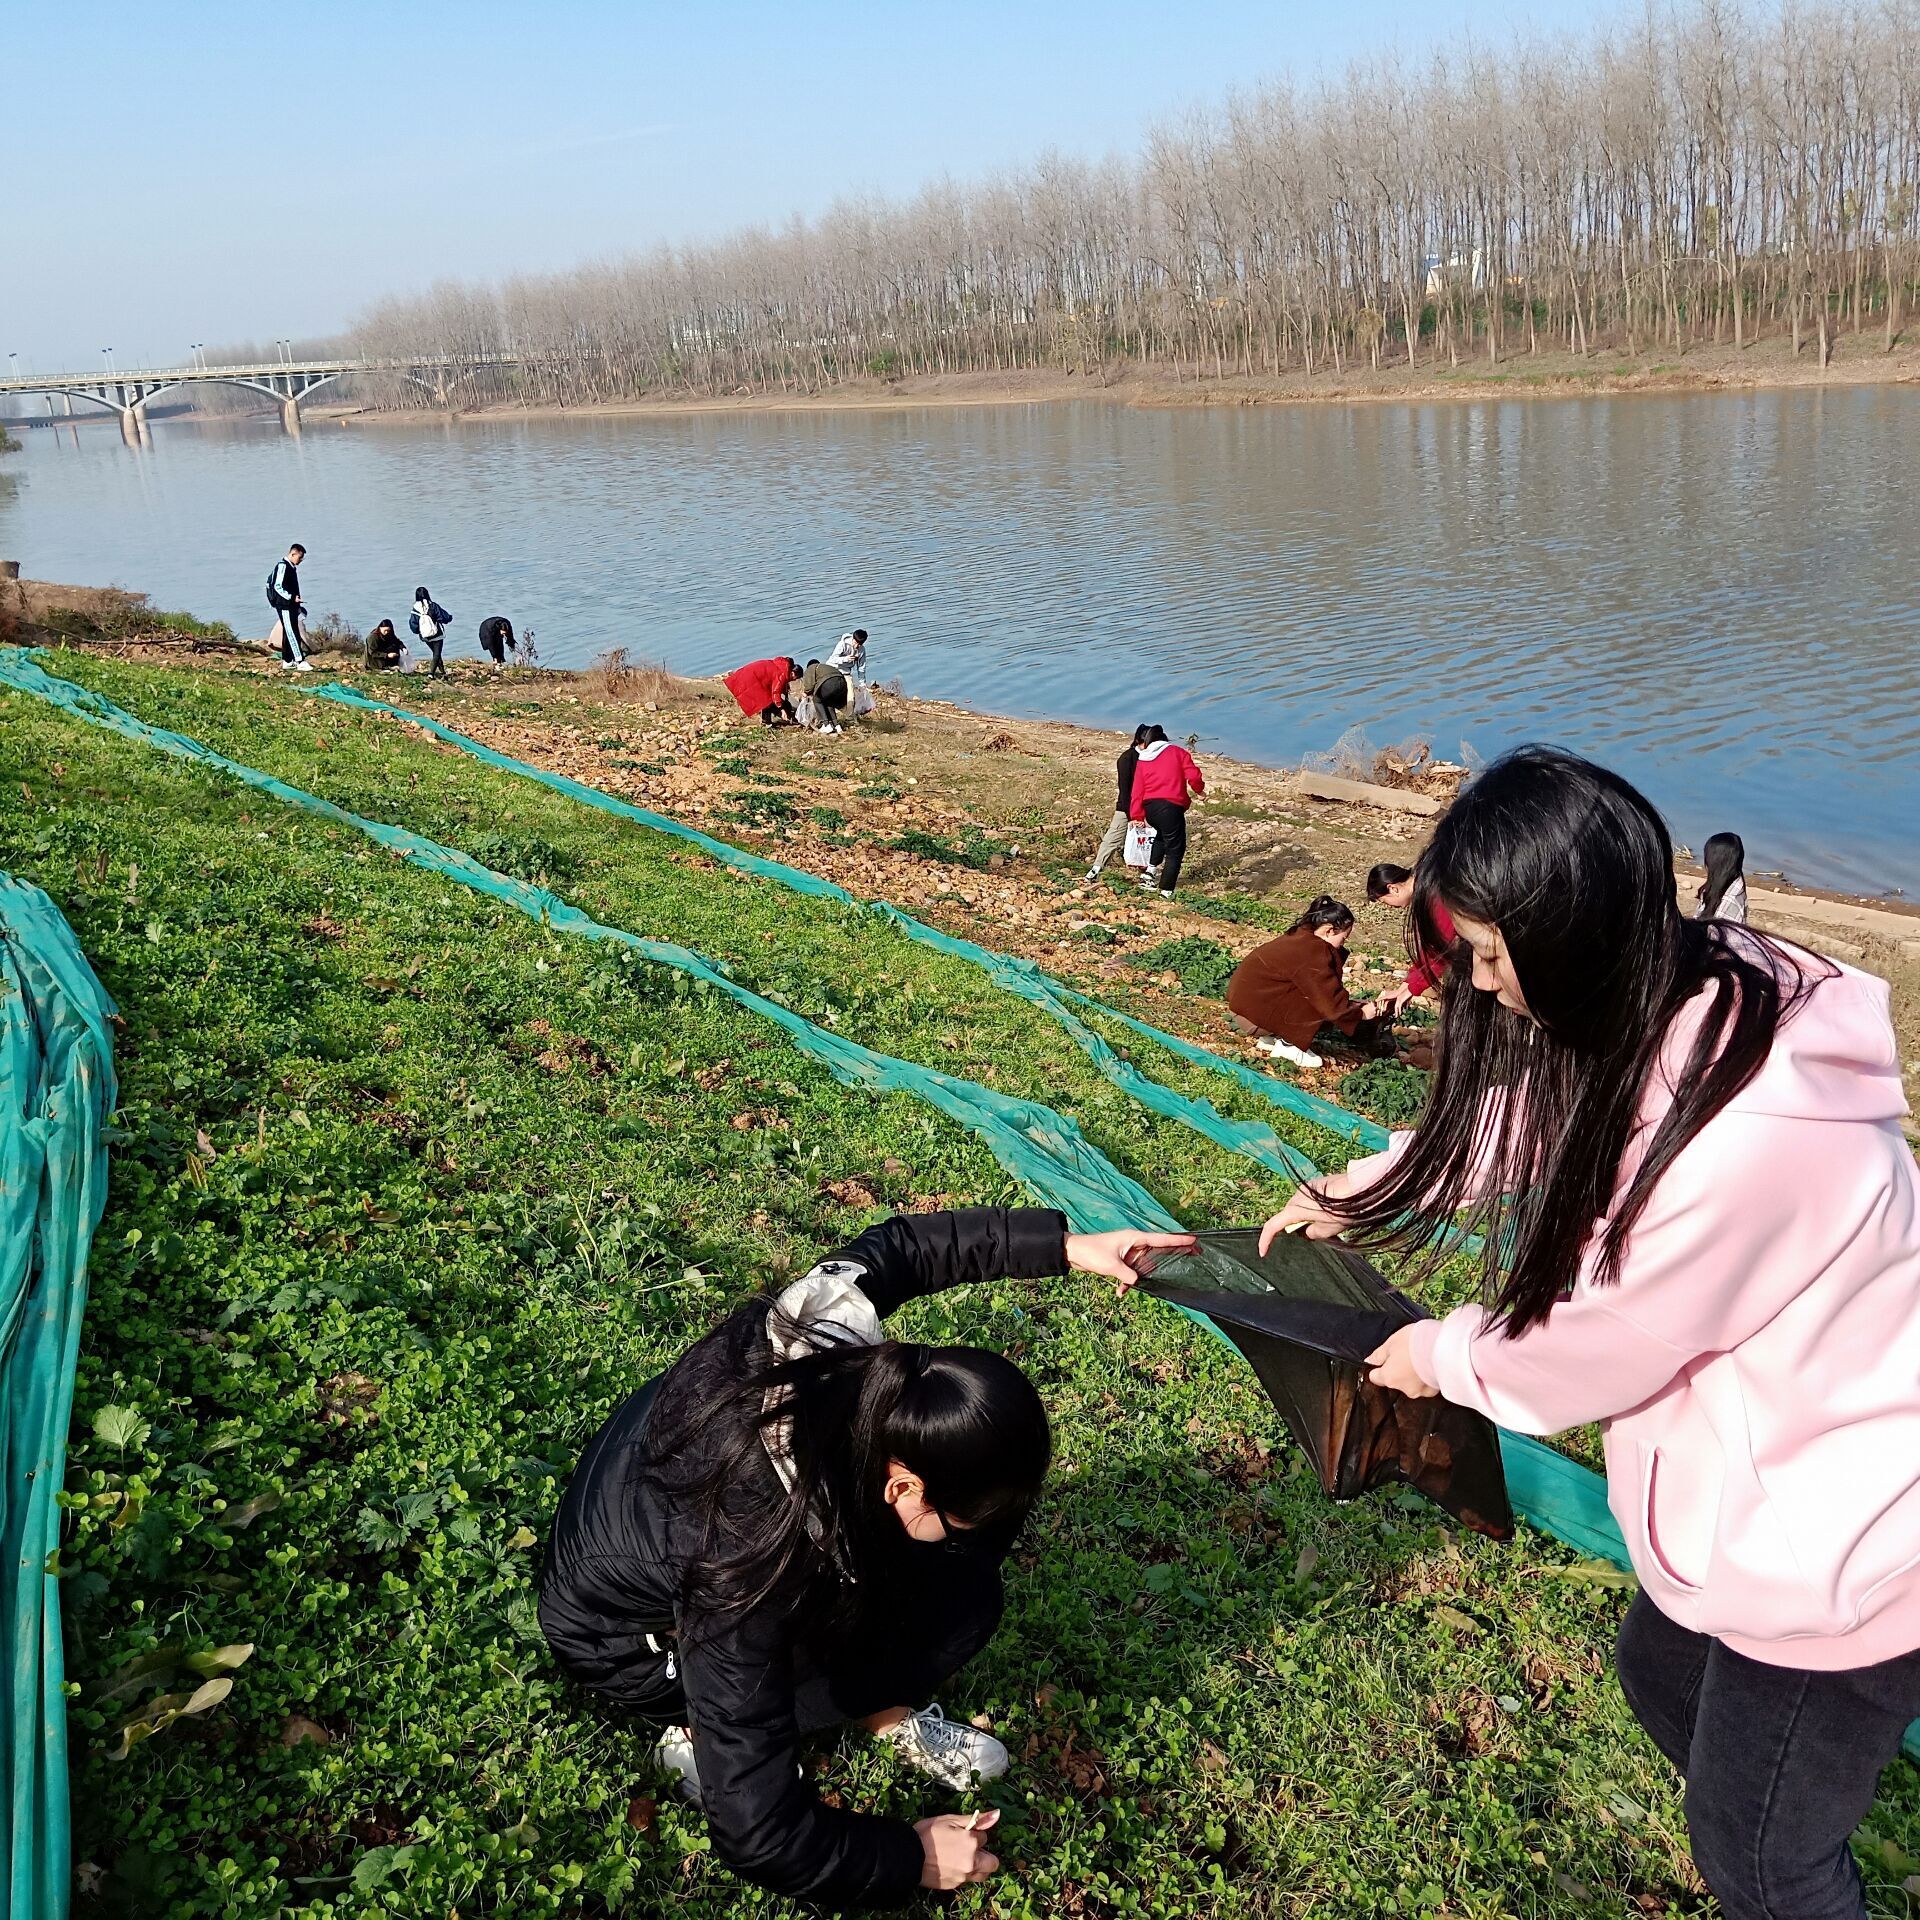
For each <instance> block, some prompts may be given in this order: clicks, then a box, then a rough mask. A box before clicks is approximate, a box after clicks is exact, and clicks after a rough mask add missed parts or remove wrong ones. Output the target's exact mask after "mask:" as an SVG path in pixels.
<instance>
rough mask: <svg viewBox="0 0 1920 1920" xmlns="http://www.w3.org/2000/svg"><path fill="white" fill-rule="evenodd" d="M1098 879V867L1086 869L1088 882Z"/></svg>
mask: <svg viewBox="0 0 1920 1920" xmlns="http://www.w3.org/2000/svg"><path fill="white" fill-rule="evenodd" d="M1099 878H1100V869H1099V868H1098V867H1089V868H1088V869H1087V879H1088V881H1089V882H1092V881H1095V880H1098V879H1099Z"/></svg>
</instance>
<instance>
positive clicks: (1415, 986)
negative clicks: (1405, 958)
mask: <svg viewBox="0 0 1920 1920" xmlns="http://www.w3.org/2000/svg"><path fill="white" fill-rule="evenodd" d="M1367 898H1368V899H1369V900H1373V901H1376V902H1380V903H1382V904H1384V905H1386V906H1389V907H1391V908H1392V909H1393V910H1394V912H1396V913H1405V912H1406V910H1407V909H1408V908H1409V907H1410V906H1411V905H1412V904H1413V875H1412V874H1411V873H1409V872H1408V871H1407V869H1406V868H1405V867H1396V866H1394V865H1393V864H1392V863H1391V862H1390V861H1385V860H1383V861H1382V862H1381V863H1380V864H1379V865H1378V866H1377V867H1375V868H1374V869H1373V870H1372V872H1370V873H1369V874H1368V875H1367ZM1427 910H1428V913H1429V914H1430V915H1431V917H1432V926H1431V928H1427V927H1423V926H1419V925H1415V927H1414V930H1413V931H1414V942H1415V945H1416V948H1417V952H1416V955H1415V958H1414V962H1413V965H1412V966H1410V967H1409V968H1408V969H1407V977H1406V979H1405V980H1404V981H1402V982H1401V984H1400V985H1399V986H1397V987H1394V988H1392V989H1390V990H1389V992H1388V993H1387V995H1386V1003H1387V1005H1388V1006H1389V1007H1390V1008H1391V1009H1392V1010H1393V1011H1394V1012H1395V1013H1399V1012H1401V1011H1402V1010H1403V1009H1404V1008H1406V1007H1408V1006H1410V1005H1411V1004H1412V1003H1413V1002H1414V1001H1415V1000H1418V999H1419V998H1420V996H1421V995H1422V994H1423V993H1426V992H1427V991H1428V990H1429V989H1430V988H1432V987H1436V986H1438V985H1439V984H1440V981H1441V979H1442V978H1443V977H1444V976H1445V974H1446V971H1447V955H1448V953H1449V952H1450V951H1451V949H1452V947H1453V943H1454V941H1455V940H1456V939H1457V938H1458V937H1459V936H1458V935H1457V934H1456V933H1455V932H1454V930H1453V916H1452V915H1451V914H1450V913H1448V911H1447V907H1446V902H1445V901H1443V900H1440V899H1438V898H1436V899H1434V900H1431V901H1429V902H1428V907H1427Z"/></svg>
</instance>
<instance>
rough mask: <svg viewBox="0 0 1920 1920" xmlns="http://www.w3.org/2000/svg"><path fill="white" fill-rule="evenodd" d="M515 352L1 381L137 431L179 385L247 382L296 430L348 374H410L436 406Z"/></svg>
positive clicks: (511, 359)
mask: <svg viewBox="0 0 1920 1920" xmlns="http://www.w3.org/2000/svg"><path fill="white" fill-rule="evenodd" d="M518 364H519V361H518V360H517V358H516V357H515V356H514V355H512V354H507V353H493V354H480V355H468V356H463V357H461V358H458V359H455V358H453V357H451V356H440V357H424V358H420V359H414V360H370V359H361V358H353V357H346V358H327V359H305V360H270V361H263V362H262V363H260V364H259V365H257V366H236V367H203V366H190V367H142V368H138V369H130V370H128V371H127V372H124V373H121V372H117V371H116V372H109V373H54V374H20V375H15V376H13V377H11V378H8V379H4V380H0V394H5V393H44V394H56V393H59V394H65V395H66V396H67V402H68V408H69V411H71V408H72V403H73V402H74V401H75V400H86V401H89V402H91V403H92V404H93V405H94V406H97V407H105V408H107V409H109V410H110V411H111V412H114V413H117V414H118V415H119V416H120V425H121V428H122V430H123V431H124V432H126V433H127V435H128V436H129V437H130V438H131V437H134V436H135V435H137V434H138V432H139V430H140V428H142V427H143V426H145V425H146V421H147V407H148V405H149V404H150V403H151V402H152V401H155V400H157V399H159V398H160V396H161V395H162V394H165V393H171V392H173V391H174V389H175V388H176V387H193V386H228V387H246V388H249V389H251V391H253V392H254V393H259V394H264V395H265V396H266V397H267V398H268V399H269V400H272V401H275V402H277V403H278V405H279V408H280V417H281V419H282V420H283V421H284V422H285V423H286V425H287V427H288V428H289V429H290V430H291V431H293V432H298V431H299V427H300V403H301V401H303V400H304V399H306V398H307V396H308V395H309V394H312V393H315V392H317V391H318V390H319V389H320V388H321V387H324V386H327V385H328V384H329V383H331V382H332V381H335V380H338V379H339V378H340V377H341V376H342V375H343V374H349V373H361V374H382V375H385V376H386V377H388V378H390V379H400V380H405V381H407V382H409V383H410V384H412V385H413V386H416V387H418V388H419V389H420V390H421V391H422V392H423V393H427V394H430V395H431V396H432V398H433V401H434V404H435V405H436V406H442V407H444V406H448V405H450V404H451V403H452V400H453V397H454V395H455V393H456V392H457V391H458V389H459V388H460V387H462V386H463V385H464V384H465V383H466V382H467V381H469V380H471V379H472V378H473V377H474V375H475V374H477V373H481V372H485V371H487V370H489V369H492V368H499V367H513V366H517V365H518Z"/></svg>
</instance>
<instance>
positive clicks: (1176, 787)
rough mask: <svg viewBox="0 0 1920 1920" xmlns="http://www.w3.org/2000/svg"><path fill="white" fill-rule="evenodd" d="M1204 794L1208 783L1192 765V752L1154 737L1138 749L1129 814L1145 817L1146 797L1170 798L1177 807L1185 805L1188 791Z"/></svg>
mask: <svg viewBox="0 0 1920 1920" xmlns="http://www.w3.org/2000/svg"><path fill="white" fill-rule="evenodd" d="M1189 789H1191V790H1192V791H1193V792H1194V793H1205V792H1206V790H1207V783H1206V782H1205V781H1204V780H1203V779H1201V777H1200V769H1199V768H1198V767H1196V766H1195V765H1194V764H1193V755H1192V754H1190V753H1189V752H1188V751H1187V750H1186V748H1185V747H1176V746H1175V745H1174V744H1173V742H1172V741H1171V740H1156V741H1155V742H1154V743H1153V745H1152V746H1150V747H1142V748H1141V749H1140V760H1139V764H1138V765H1137V766H1136V767H1135V768H1134V770H1133V804H1132V805H1131V806H1130V807H1128V809H1127V814H1128V817H1129V818H1131V819H1134V820H1144V819H1145V818H1146V817H1147V802H1148V801H1149V800H1171V801H1172V802H1173V804H1174V805H1175V806H1176V807H1184V806H1185V805H1186V804H1187V794H1188V790H1189Z"/></svg>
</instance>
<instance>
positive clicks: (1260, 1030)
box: [1227, 893, 1381, 1067]
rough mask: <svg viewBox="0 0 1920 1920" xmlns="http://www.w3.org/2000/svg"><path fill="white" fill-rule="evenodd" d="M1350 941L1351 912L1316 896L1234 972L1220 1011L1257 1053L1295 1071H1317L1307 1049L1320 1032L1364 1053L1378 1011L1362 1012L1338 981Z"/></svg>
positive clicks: (1374, 1007)
mask: <svg viewBox="0 0 1920 1920" xmlns="http://www.w3.org/2000/svg"><path fill="white" fill-rule="evenodd" d="M1352 933H1353V909H1352V908H1351V907H1349V906H1347V905H1346V904H1345V903H1344V902H1342V901H1339V900H1335V899H1333V898H1331V897H1330V896H1329V895H1327V894H1324V893H1323V894H1321V895H1320V897H1319V898H1318V899H1317V900H1315V901H1314V902H1313V904H1312V905H1311V906H1310V907H1308V908H1307V910H1306V912H1305V913H1303V914H1302V915H1301V916H1300V918H1299V919H1298V920H1296V921H1295V922H1294V923H1293V925H1292V926H1290V927H1289V928H1288V929H1287V930H1286V932H1285V933H1283V934H1282V935H1281V936H1280V937H1279V939H1277V940H1269V941H1268V942H1267V943H1266V945H1265V946H1260V947H1255V948H1254V950H1253V951H1252V952H1251V953H1250V954H1248V955H1247V957H1246V958H1245V959H1244V960H1242V961H1241V962H1240V964H1239V965H1238V966H1237V967H1235V968H1234V970H1233V978H1232V979H1231V980H1229V981H1228V982H1227V1011H1228V1012H1229V1013H1230V1014H1231V1015H1232V1016H1233V1024H1234V1025H1235V1026H1236V1027H1238V1028H1239V1029H1240V1031H1241V1032H1242V1033H1248V1034H1252V1035H1253V1037H1254V1039H1255V1041H1256V1042H1257V1043H1258V1045H1259V1047H1260V1050H1261V1052H1262V1053H1266V1054H1270V1055H1271V1056H1272V1057H1273V1058H1274V1059H1276V1060H1290V1061H1292V1062H1293V1064H1294V1065H1295V1066H1296V1067H1318V1066H1321V1065H1323V1064H1324V1062H1323V1061H1322V1060H1321V1057H1320V1055H1319V1054H1317V1053H1315V1052H1314V1051H1313V1043H1314V1040H1315V1038H1316V1037H1317V1036H1318V1034H1319V1032H1320V1029H1321V1028H1322V1027H1323V1026H1324V1027H1333V1028H1336V1029H1337V1030H1338V1031H1339V1032H1341V1033H1344V1034H1345V1035H1347V1037H1348V1038H1349V1039H1357V1040H1359V1041H1360V1042H1361V1043H1362V1044H1363V1045H1365V1044H1368V1043H1370V1042H1371V1041H1372V1039H1373V1033H1372V1030H1371V1029H1372V1026H1373V1023H1374V1022H1375V1021H1376V1020H1378V1019H1379V1017H1380V1012H1381V1009H1380V1005H1379V1003H1378V1002H1377V1001H1373V1000H1369V1001H1367V1002H1366V1004H1365V1005H1364V1006H1363V1005H1362V1004H1361V1003H1360V1002H1359V1001H1357V1000H1355V999H1353V998H1352V997H1351V996H1350V995H1349V994H1348V992H1347V989H1346V986H1345V984H1344V982H1343V981H1342V980H1341V978H1340V974H1341V970H1342V968H1344V967H1345V965H1346V963H1347V941H1348V939H1349V937H1350V936H1351V935H1352Z"/></svg>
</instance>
